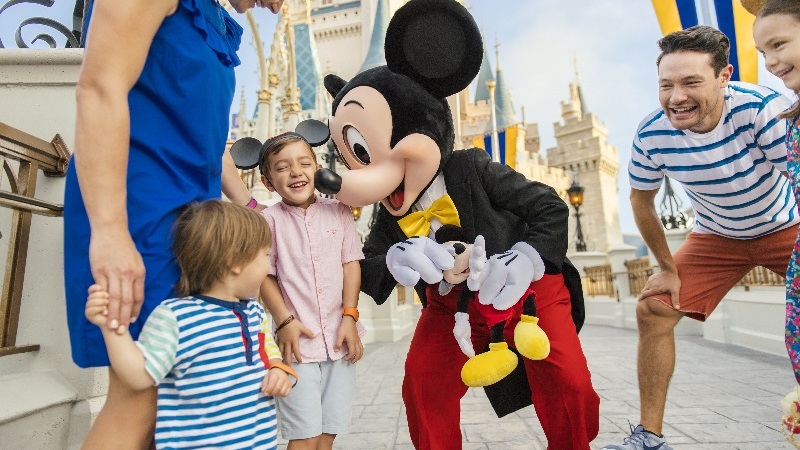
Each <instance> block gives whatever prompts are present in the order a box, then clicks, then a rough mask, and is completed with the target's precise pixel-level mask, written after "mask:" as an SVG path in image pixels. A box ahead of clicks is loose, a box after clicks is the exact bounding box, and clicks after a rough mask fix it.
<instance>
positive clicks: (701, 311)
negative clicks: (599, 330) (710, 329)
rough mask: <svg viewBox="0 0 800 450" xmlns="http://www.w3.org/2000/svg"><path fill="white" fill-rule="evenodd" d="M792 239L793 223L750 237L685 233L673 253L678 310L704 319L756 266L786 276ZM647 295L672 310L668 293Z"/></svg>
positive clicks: (795, 235)
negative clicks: (682, 241) (676, 276)
mask: <svg viewBox="0 0 800 450" xmlns="http://www.w3.org/2000/svg"><path fill="white" fill-rule="evenodd" d="M796 240H797V227H795V226H790V227H788V228H784V229H783V230H779V231H776V232H774V233H771V234H768V235H766V236H761V237H758V238H754V239H731V238H726V237H722V236H718V235H716V234H710V233H689V236H687V237H686V241H685V242H684V243H683V245H681V246H680V248H678V251H677V252H675V255H674V256H673V259H674V260H675V265H676V266H677V268H678V276H680V278H681V293H680V304H681V307H680V309H679V311H681V312H683V313H686V315H687V316H689V317H691V318H692V319H696V320H699V321H701V322H705V320H706V318H707V317H708V316H709V314H711V312H712V311H714V308H716V307H717V305H718V304H719V302H720V301H722V298H723V297H725V294H727V293H728V291H730V290H731V288H732V287H733V286H735V285H736V283H738V282H739V281H740V280H741V279H742V277H744V276H745V275H747V273H748V272H750V271H751V270H753V268H754V267H756V266H764V267H766V268H767V269H769V270H771V271H773V272H775V273H777V274H779V275H781V276H786V269H787V268H788V266H789V258H790V257H791V256H792V250H793V249H794V243H795V241H796ZM650 298H654V299H656V300H659V301H661V302H663V303H664V304H666V305H667V306H669V307H670V308H673V309H675V308H674V307H673V306H672V301H671V300H670V296H669V294H659V295H654V296H652V297H650Z"/></svg>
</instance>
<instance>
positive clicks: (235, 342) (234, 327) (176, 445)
mask: <svg viewBox="0 0 800 450" xmlns="http://www.w3.org/2000/svg"><path fill="white" fill-rule="evenodd" d="M265 324H266V321H265V312H264V309H263V308H262V307H261V305H259V304H258V302H256V301H255V300H250V301H242V302H238V303H237V302H227V301H222V300H218V299H215V298H211V297H205V296H196V297H185V298H174V299H169V300H165V301H164V302H162V303H161V305H159V306H158V307H157V308H156V309H155V310H154V311H153V313H152V314H151V315H150V316H149V317H148V319H147V322H146V323H145V326H144V328H143V329H142V333H141V335H140V337H139V341H138V342H137V344H138V346H139V348H140V349H142V352H143V353H144V355H145V367H146V369H147V372H148V373H149V374H150V376H151V377H153V379H154V380H156V382H157V383H158V401H157V403H158V412H157V415H156V436H155V437H156V448H158V449H185V448H225V449H262V450H265V449H275V448H277V421H276V417H275V402H274V400H273V398H272V397H268V396H264V395H263V394H262V393H261V381H262V380H263V379H264V375H265V374H266V370H267V369H266V367H267V364H268V361H266V364H265V361H264V360H263V359H267V358H280V351H279V350H278V347H277V346H276V345H275V342H274V341H273V340H272V337H271V333H270V332H269V331H268V330H266V329H265V328H264V327H265V326H266V325H265ZM259 334H261V335H262V336H259ZM259 341H261V342H263V345H264V347H265V348H264V349H263V350H264V351H265V354H264V355H261V354H260V352H259ZM266 355H268V356H266Z"/></svg>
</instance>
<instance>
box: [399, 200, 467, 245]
mask: <svg viewBox="0 0 800 450" xmlns="http://www.w3.org/2000/svg"><path fill="white" fill-rule="evenodd" d="M434 217H435V218H437V219H438V220H439V222H441V223H442V225H456V226H461V220H459V218H458V210H457V209H456V205H455V203H453V199H451V198H450V196H449V195H444V196H442V197H439V198H438V199H437V200H436V201H435V202H433V204H432V205H431V206H430V207H429V208H427V209H425V210H422V211H417V212H413V213H411V214H409V215H407V216H405V217H403V218H402V219H400V220H398V221H397V224H398V225H400V229H401V230H403V233H405V234H406V236H408V237H412V236H427V235H428V233H430V231H431V219H433V218H434Z"/></svg>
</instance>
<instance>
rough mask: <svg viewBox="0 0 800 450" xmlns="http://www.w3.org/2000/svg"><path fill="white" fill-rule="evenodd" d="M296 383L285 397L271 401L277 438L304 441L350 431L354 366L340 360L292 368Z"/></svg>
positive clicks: (304, 364) (354, 385) (354, 378)
mask: <svg viewBox="0 0 800 450" xmlns="http://www.w3.org/2000/svg"><path fill="white" fill-rule="evenodd" d="M292 368H293V369H294V370H295V371H297V375H298V376H299V377H300V379H299V380H298V382H297V386H295V387H294V389H292V392H291V393H290V394H289V396H288V397H284V398H279V397H275V401H276V402H277V404H278V417H279V419H280V421H279V423H280V429H281V437H282V438H283V439H288V440H290V441H291V440H295V439H308V438H312V437H316V436H319V435H321V434H323V433H325V434H345V433H347V432H348V431H349V430H350V420H351V418H352V409H353V395H354V394H355V389H356V366H355V364H350V363H348V362H346V361H345V360H344V358H342V359H340V360H338V361H331V360H328V361H325V362H314V363H302V364H297V363H295V364H293V365H292Z"/></svg>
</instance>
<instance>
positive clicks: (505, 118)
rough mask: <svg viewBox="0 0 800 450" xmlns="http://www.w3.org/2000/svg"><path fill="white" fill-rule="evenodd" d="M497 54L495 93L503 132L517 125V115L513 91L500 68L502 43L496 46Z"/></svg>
mask: <svg viewBox="0 0 800 450" xmlns="http://www.w3.org/2000/svg"><path fill="white" fill-rule="evenodd" d="M495 52H496V54H497V76H496V80H497V90H496V91H495V94H494V96H495V109H496V111H497V129H498V130H502V129H504V128H506V127H508V126H510V125H514V124H516V123H517V113H516V112H515V111H514V104H513V103H512V102H511V90H510V89H509V88H508V85H507V84H506V81H505V77H503V69H502V67H501V66H500V43H499V42H498V43H497V44H495Z"/></svg>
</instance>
